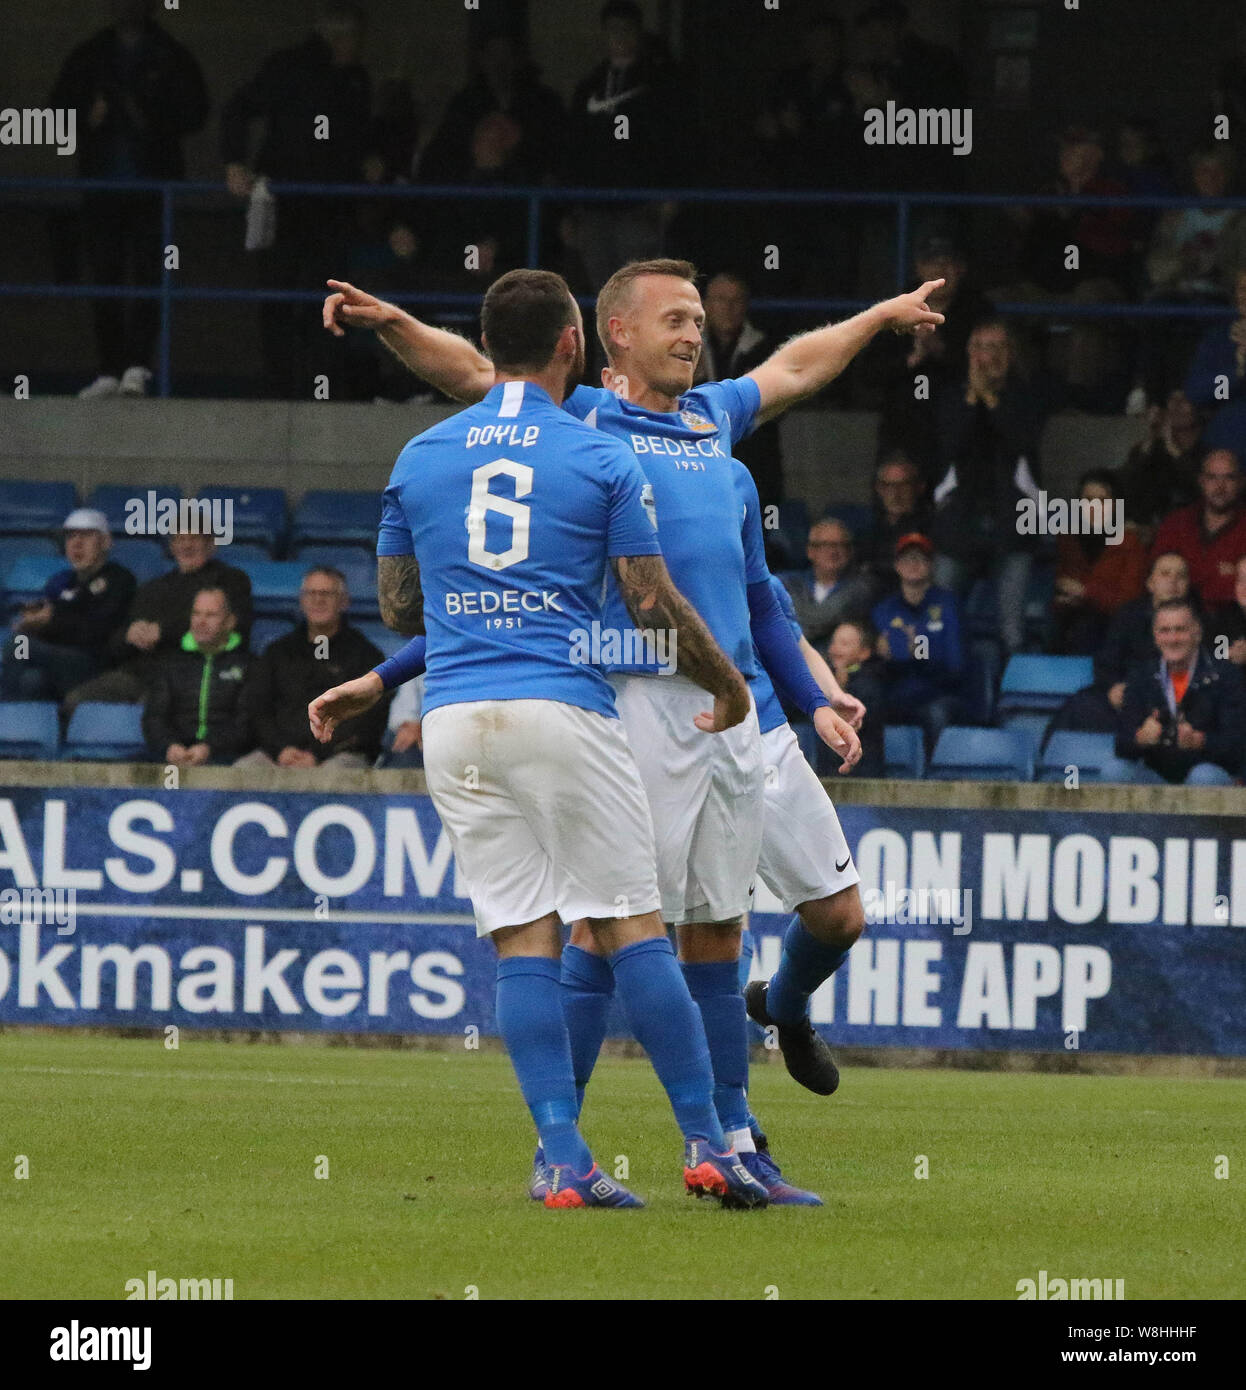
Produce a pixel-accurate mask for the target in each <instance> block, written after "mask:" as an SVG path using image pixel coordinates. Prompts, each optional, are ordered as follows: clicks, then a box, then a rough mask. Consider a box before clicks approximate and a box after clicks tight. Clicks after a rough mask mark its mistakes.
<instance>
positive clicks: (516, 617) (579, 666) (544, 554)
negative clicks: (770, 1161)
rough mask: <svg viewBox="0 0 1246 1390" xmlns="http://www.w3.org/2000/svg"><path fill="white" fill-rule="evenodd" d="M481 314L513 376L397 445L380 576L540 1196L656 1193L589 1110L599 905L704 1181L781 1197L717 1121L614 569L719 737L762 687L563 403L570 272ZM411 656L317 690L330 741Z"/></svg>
mask: <svg viewBox="0 0 1246 1390" xmlns="http://www.w3.org/2000/svg"><path fill="white" fill-rule="evenodd" d="M482 325H483V330H484V337H485V341H486V342H487V343H488V344H489V347H490V351H491V354H492V362H493V367H494V371H495V373H496V380H495V384H494V385H493V386H492V387H491V388H490V390H489V391H488V392H487V393H486V395H485V397H484V399H483V400H482V401H481V402H480V403H479V404H478V405H475V406H473V407H471V408H470V409H468V410H465V411H463V412H461V413H460V414H458V415H456V416H454V417H452V418H451V419H449V420H446V421H443V422H442V423H441V424H439V425H436V426H434V427H433V428H432V429H429V430H426V431H425V432H424V433H423V434H422V435H419V436H417V437H416V438H415V439H413V440H412V441H411V442H410V443H409V444H408V445H407V446H406V448H405V449H404V450H403V451H402V453H401V455H400V456H399V458H398V462H397V463H396V465H395V467H394V471H393V475H392V477H391V479H390V483H389V486H388V488H387V489H386V491H385V497H384V505H383V510H382V519H381V529H380V536H379V540H378V544H377V554H378V557H379V559H378V589H379V595H380V606H381V613H382V616H383V617H384V619H385V621H386V623H387V624H388V625H389V626H390V627H392V628H394V629H395V630H397V631H400V632H405V633H407V634H408V635H411V634H414V635H416V636H419V635H420V634H421V632H423V631H424V630H425V629H426V640H425V641H424V643H423V644H422V646H423V651H421V652H420V653H419V662H420V664H425V663H426V666H427V678H426V680H425V687H424V715H423V729H424V767H425V773H426V776H427V779H428V789H429V794H430V796H431V797H432V800H433V804H434V806H435V807H436V809H437V813H438V815H439V817H440V818H441V821H442V823H443V825H444V826H445V827H446V831H447V834H448V835H449V837H450V841H451V844H452V846H453V848H454V854H455V859H456V861H457V863H458V866H459V870H460V872H461V873H462V874H463V876H464V878H465V879H466V881H467V884H468V886H469V889H470V894H471V899H472V905H473V909H474V912H475V915H476V922H477V932H478V934H479V935H481V936H485V935H488V936H490V937H491V938H492V940H493V942H494V944H495V946H496V948H497V952H498V956H499V962H498V979H497V1018H498V1028H499V1031H500V1032H501V1034H502V1037H503V1039H504V1040H505V1042H506V1046H507V1050H508V1052H509V1054H510V1057H511V1060H512V1063H513V1065H514V1068H515V1072H516V1074H517V1076H518V1078H519V1082H520V1086H521V1088H522V1090H523V1094H524V1098H525V1100H526V1101H527V1103H528V1106H529V1109H530V1111H531V1114H532V1118H533V1121H534V1122H535V1124H536V1126H537V1129H538V1133H539V1136H540V1144H541V1149H542V1153H543V1160H544V1161H543V1165H542V1173H541V1177H542V1196H543V1198H544V1201H545V1205H546V1206H549V1207H562V1206H612V1207H622V1206H637V1205H640V1203H639V1202H638V1200H637V1199H636V1198H635V1197H633V1196H632V1194H630V1193H629V1192H627V1191H626V1189H624V1188H621V1187H619V1186H618V1184H617V1183H615V1182H614V1181H613V1180H612V1179H610V1178H608V1177H607V1176H606V1175H605V1174H603V1173H602V1172H601V1170H600V1169H599V1168H597V1167H596V1165H595V1164H594V1162H593V1159H592V1155H591V1153H590V1152H589V1149H588V1147H587V1145H586V1144H585V1143H584V1140H583V1138H582V1136H581V1134H580V1132H579V1128H578V1124H577V1121H578V1115H579V1098H578V1097H577V1095H576V1084H575V1076H574V1072H573V1068H572V1054H571V1047H570V1043H569V1039H568V1026H567V1021H566V1018H565V1014H564V1010H563V1004H562V994H563V990H562V986H561V984H560V975H561V972H560V964H559V958H560V954H561V952H562V935H561V928H560V921H581V922H583V923H584V924H585V930H586V931H587V932H588V934H589V939H590V940H591V944H592V948H593V952H594V956H593V959H594V960H595V961H597V962H598V963H600V964H601V966H602V967H603V968H604V969H605V970H607V971H608V972H609V974H610V976H611V990H612V992H614V991H617V992H618V994H619V996H620V999H621V1001H622V1003H623V1006H624V1009H625V1012H626V1013H627V1016H628V1019H629V1022H630V1024H631V1026H632V1029H633V1031H634V1032H635V1034H636V1036H637V1037H638V1038H639V1039H640V1041H641V1043H642V1045H644V1046H645V1048H646V1049H647V1051H648V1052H649V1055H650V1057H651V1058H652V1060H653V1063H654V1067H655V1069H656V1071H657V1072H658V1075H659V1077H660V1078H661V1080H662V1082H663V1084H664V1086H665V1087H666V1090H667V1094H668V1096H669V1097H670V1100H671V1104H672V1107H673V1109H674V1111H675V1115H676V1118H677V1120H678V1121H679V1123H680V1127H681V1129H682V1131H683V1134H684V1139H685V1173H684V1181H685V1186H686V1188H687V1189H688V1190H689V1191H690V1192H694V1193H697V1194H698V1195H712V1196H717V1197H718V1198H720V1200H722V1202H723V1203H724V1205H729V1206H740V1207H757V1206H765V1205H766V1204H767V1202H768V1200H769V1199H768V1194H767V1192H766V1189H765V1188H764V1187H763V1186H762V1185H761V1184H760V1183H759V1182H758V1181H757V1179H756V1178H755V1177H753V1176H752V1175H751V1174H750V1173H749V1171H748V1170H747V1168H746V1167H745V1166H744V1164H743V1163H742V1162H741V1161H740V1160H739V1159H738V1158H737V1157H736V1156H735V1155H733V1154H732V1153H731V1152H730V1149H729V1145H728V1142H727V1141H726V1139H725V1136H724V1134H723V1132H722V1129H721V1125H720V1121H719V1118H718V1114H717V1112H716V1108H715V1100H714V1078H713V1071H712V1066H711V1059H710V1053H709V1047H708V1043H707V1039H706V1034H705V1028H704V1024H703V1022H702V1017H701V1013H700V1011H698V1009H697V1008H696V1007H694V1004H693V999H692V995H691V994H690V992H689V988H688V984H687V982H686V979H685V977H684V975H683V973H682V972H681V971H680V969H679V966H678V965H677V963H676V960H675V956H674V953H673V951H672V950H671V945H670V941H669V939H668V937H667V935H666V929H665V926H664V924H663V922H662V918H661V917H660V916H659V914H658V907H659V901H660V900H659V892H658V879H657V874H656V863H655V851H654V830H653V823H652V820H651V817H650V812H649V807H648V803H647V800H646V792H645V788H644V786H643V784H642V781H641V778H640V775H639V772H638V770H637V765H636V762H635V760H634V758H633V756H632V753H631V750H630V748H629V746H628V743H629V740H628V736H627V735H626V734H625V732H624V729H623V726H622V723H621V721H620V720H619V718H618V716H617V713H616V695H615V691H614V690H613V689H612V688H611V685H610V684H609V683H608V681H607V680H606V678H605V676H604V675H603V673H602V671H601V669H600V668H599V667H598V666H597V665H595V664H593V663H592V661H590V660H583V659H580V658H579V657H578V655H577V653H578V650H579V644H578V641H577V634H578V633H581V632H583V631H584V630H585V629H586V628H587V627H588V626H589V625H591V624H592V623H594V622H599V620H600V615H601V606H600V595H601V590H602V583H603V579H604V577H605V574H606V572H607V571H610V572H611V573H612V575H613V580H614V589H615V592H616V594H617V595H618V600H619V602H620V604H621V605H622V606H623V609H624V611H625V612H626V613H627V614H628V615H629V618H628V620H629V621H630V622H634V623H635V625H636V628H637V629H645V630H648V629H651V628H652V629H657V630H661V631H663V632H665V633H668V634H669V635H670V638H671V640H672V643H673V644H674V646H675V647H676V649H677V650H678V654H679V655H678V669H679V671H680V672H681V679H682V680H684V681H686V682H688V683H689V685H690V686H691V687H692V689H694V690H696V691H697V692H698V693H697V695H696V697H695V700H696V703H697V705H698V706H700V708H698V709H697V710H690V711H689V714H688V727H689V731H690V732H689V737H690V738H691V739H692V740H695V741H697V742H706V743H708V744H710V745H711V746H712V745H713V744H714V743H716V742H717V741H718V740H719V739H722V738H725V737H727V736H729V734H730V731H731V730H732V729H733V728H735V727H738V726H740V725H743V724H747V723H748V722H749V721H750V720H751V721H752V722H753V724H754V725H755V722H756V720H755V715H754V714H753V707H752V699H751V696H750V694H749V691H748V688H747V686H746V685H745V683H744V680H743V678H742V677H741V675H740V673H739V671H738V670H737V669H736V667H735V666H734V665H733V664H732V662H731V661H730V660H729V659H728V657H727V656H726V654H725V653H724V652H723V651H722V650H721V648H720V647H719V646H718V644H717V643H716V642H715V641H714V639H713V637H712V636H711V634H710V632H709V630H708V629H707V627H706V625H705V623H704V622H703V621H702V620H701V619H700V617H698V615H697V614H696V612H695V611H694V609H693V608H692V607H691V605H690V604H689V602H688V601H687V599H685V598H684V596H683V595H682V594H680V593H679V592H678V590H677V589H676V588H675V587H674V585H673V584H672V583H671V579H670V575H669V573H668V572H667V569H666V566H665V564H664V562H663V560H662V557H661V554H660V552H659V546H658V536H657V531H656V528H655V525H654V522H653V518H652V516H651V515H650V512H649V510H648V509H647V508H646V506H645V503H644V494H645V492H646V488H647V484H646V482H645V478H644V475H643V474H642V473H641V470H640V467H639V465H638V464H637V462H636V458H635V456H634V454H633V453H632V451H631V450H630V449H628V448H627V447H626V446H625V445H623V444H622V443H620V442H619V441H618V440H617V439H614V438H611V437H610V436H609V435H607V434H604V433H602V432H600V431H595V430H591V429H586V428H585V427H584V426H583V425H582V424H580V423H579V422H578V421H576V420H575V419H574V418H573V417H572V416H570V415H569V414H568V413H567V412H566V411H564V410H563V409H561V406H562V403H563V399H564V397H565V395H566V393H567V391H568V389H569V386H570V384H571V383H573V382H574V381H575V379H576V378H577V377H578V376H579V374H580V373H581V372H582V370H583V360H584V359H583V326H582V322H581V319H580V312H579V308H578V306H577V305H576V303H575V300H574V299H573V298H572V296H571V294H570V291H569V290H568V289H567V286H566V284H565V282H564V281H563V280H562V279H561V277H559V276H557V275H552V274H550V273H549V272H548V271H533V270H520V271H512V272H511V273H510V274H509V275H506V276H503V277H502V278H501V279H500V280H498V281H497V282H496V283H495V284H494V285H493V286H491V288H490V290H489V292H488V294H487V295H486V297H485V302H484V307H483V311H482ZM410 674H411V670H410V669H409V662H408V661H407V660H406V658H405V657H404V654H403V653H398V654H397V655H396V656H395V657H393V658H391V659H390V660H389V661H386V662H384V663H382V664H381V666H379V667H378V668H377V669H376V670H375V671H374V672H370V673H369V674H368V675H367V676H365V677H362V678H360V679H359V680H357V681H353V682H348V683H347V684H346V685H345V686H341V687H337V688H335V689H333V690H331V691H328V692H326V694H324V695H322V696H320V697H318V698H317V699H316V700H315V701H313V702H312V704H311V706H310V707H309V710H308V717H309V721H310V723H311V725H312V729H313V732H315V734H316V736H317V737H318V738H320V739H322V740H324V739H327V738H328V737H330V736H331V734H332V731H333V729H334V727H335V726H336V725H337V723H339V722H340V721H341V720H343V719H346V718H350V717H354V716H355V715H357V714H358V713H360V712H361V710H362V709H363V708H365V707H366V706H367V705H369V704H370V703H373V702H374V701H375V700H376V699H377V698H379V696H380V694H381V692H382V690H383V689H384V688H387V687H389V686H392V685H395V684H398V683H400V682H401V681H402V680H405V679H407V678H408V677H409V676H410ZM707 690H708V691H709V692H710V693H711V694H712V695H713V697H714V710H713V713H712V714H711V713H708V712H706V711H705V710H704V705H705V703H706V701H705V696H704V692H705V691H707ZM707 735H712V736H711V737H707Z"/></svg>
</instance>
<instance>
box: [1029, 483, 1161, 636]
mask: <svg viewBox="0 0 1246 1390" xmlns="http://www.w3.org/2000/svg"><path fill="white" fill-rule="evenodd" d="M1078 496H1079V498H1080V500H1081V501H1083V502H1090V503H1094V502H1098V503H1099V504H1100V506H1101V508H1102V509H1103V513H1102V514H1103V520H1104V523H1105V526H1106V522H1107V515H1106V513H1107V509H1108V508H1109V507H1111V506H1112V505H1113V504H1114V502H1115V500H1116V486H1115V481H1114V479H1113V477H1112V474H1111V473H1108V472H1107V471H1105V470H1104V469H1092V470H1091V471H1090V472H1088V473H1086V474H1085V475H1084V477H1083V478H1082V480H1081V483H1080V484H1079V486H1078ZM1146 571H1147V555H1146V550H1145V548H1144V546H1143V544H1142V541H1141V540H1140V539H1139V537H1138V533H1137V531H1136V530H1135V529H1134V528H1132V527H1130V526H1122V528H1121V531H1120V534H1119V535H1116V536H1115V537H1112V536H1109V535H1108V534H1107V533H1106V530H1105V529H1103V528H1101V529H1099V530H1095V531H1089V532H1086V533H1084V534H1082V535H1077V536H1072V535H1064V536H1060V537H1058V539H1057V541H1056V585H1055V593H1054V595H1053V596H1052V616H1053V618H1054V620H1055V628H1056V631H1055V634H1054V642H1053V647H1054V650H1055V651H1057V652H1061V653H1063V654H1065V655H1067V656H1093V655H1094V654H1095V652H1096V651H1098V650H1099V647H1100V646H1101V645H1102V642H1103V638H1104V636H1105V635H1106V633H1107V629H1108V623H1109V622H1110V621H1111V619H1112V617H1113V615H1114V614H1115V613H1116V612H1118V611H1119V609H1121V608H1122V607H1123V606H1124V605H1125V604H1126V603H1128V602H1129V600H1130V599H1134V598H1137V597H1138V596H1139V595H1140V594H1141V593H1142V583H1143V580H1144V579H1145V577H1146Z"/></svg>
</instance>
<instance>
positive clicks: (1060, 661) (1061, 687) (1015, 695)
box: [999, 656, 1095, 714]
mask: <svg viewBox="0 0 1246 1390" xmlns="http://www.w3.org/2000/svg"><path fill="white" fill-rule="evenodd" d="M1094 678H1095V671H1094V661H1093V659H1092V658H1091V657H1088V656H1014V657H1012V658H1011V659H1010V660H1009V662H1008V665H1007V666H1006V667H1005V668H1004V678H1003V680H1002V681H1001V682H1000V686H999V712H1000V714H1014V713H1017V712H1019V711H1022V710H1024V711H1027V712H1031V713H1041V712H1044V711H1046V712H1047V713H1051V712H1052V711H1054V710H1058V709H1059V708H1060V706H1061V705H1062V704H1064V702H1065V701H1066V700H1067V699H1068V698H1069V696H1070V695H1072V694H1074V692H1076V691H1078V690H1081V689H1082V688H1083V687H1085V686H1087V685H1090V684H1091V682H1092V681H1093V680H1094Z"/></svg>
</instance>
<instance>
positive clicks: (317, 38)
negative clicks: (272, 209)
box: [221, 0, 374, 399]
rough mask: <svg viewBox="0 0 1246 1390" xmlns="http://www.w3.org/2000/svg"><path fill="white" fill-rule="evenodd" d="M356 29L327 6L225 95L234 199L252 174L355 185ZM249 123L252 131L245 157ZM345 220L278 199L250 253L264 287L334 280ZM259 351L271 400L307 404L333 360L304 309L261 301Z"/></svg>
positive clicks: (359, 72) (362, 154) (318, 205)
mask: <svg viewBox="0 0 1246 1390" xmlns="http://www.w3.org/2000/svg"><path fill="white" fill-rule="evenodd" d="M363 33H364V17H363V12H362V11H361V10H360V9H358V8H357V7H356V6H355V5H353V4H346V3H342V0H331V2H330V3H328V4H325V5H323V6H322V7H321V9H320V11H319V14H318V17H317V19H316V25H315V31H314V32H313V33H312V34H311V35H309V37H308V38H307V39H305V40H304V41H303V42H302V43H301V44H298V45H297V46H295V47H293V48H284V49H280V50H278V51H277V52H274V53H270V54H269V55H268V57H267V58H266V59H265V60H264V62H263V64H262V65H261V67H260V69H259V71H258V72H257V73H256V75H255V76H254V77H253V78H252V79H251V81H249V82H247V83H246V84H244V85H243V86H242V87H240V88H239V89H238V91H236V92H235V93H234V95H233V96H232V97H231V98H230V99H229V101H228V102H227V103H226V105H225V108H224V110H223V111H222V113H221V157H222V158H223V160H224V161H225V183H226V186H227V187H228V189H229V191H230V192H231V193H232V194H234V196H235V197H238V198H247V197H251V196H252V195H253V194H254V192H255V184H256V178H257V176H260V175H262V176H264V177H266V178H268V179H270V180H273V181H274V182H279V181H286V182H302V183H358V182H361V181H362V180H363V178H364V174H365V164H366V161H367V158H368V155H369V154H370V153H371V151H370V150H369V145H370V144H371V140H372V136H373V133H374V127H373V124H372V109H371V85H370V82H369V78H368V74H367V72H366V70H365V69H364V67H363V65H362V64H361V63H360V61H359V51H360V47H361V45H362V42H363ZM253 124H259V125H260V126H261V127H262V135H261V137H260V142H259V148H258V151H257V153H256V154H255V156H254V158H251V157H250V155H249V145H250V138H251V127H252V125H253ZM326 131H327V132H329V134H331V137H332V138H329V139H326V138H325V132H326ZM318 132H319V133H318ZM353 220H354V209H353V207H352V206H351V204H350V202H349V201H348V200H346V199H343V198H315V197H308V198H304V197H285V196H283V197H282V198H281V199H280V200H279V201H278V205H277V208H276V228H275V233H274V236H273V240H272V244H271V245H270V246H269V247H267V248H264V249H261V250H259V251H257V253H256V254H257V260H258V265H257V272H258V274H259V276H260V279H261V281H262V283H263V286H264V288H265V289H283V290H289V289H306V288H307V287H308V286H309V285H323V284H324V282H325V280H326V279H327V278H328V277H329V276H331V275H335V274H340V273H341V272H340V269H338V268H339V267H341V266H342V265H343V264H344V263H345V252H346V247H347V245H348V242H349V239H350V231H351V227H352V224H353ZM260 348H261V352H262V353H263V357H264V366H265V382H264V384H265V389H266V390H267V391H268V393H269V394H270V395H272V396H274V397H276V398H278V399H289V398H296V399H303V398H310V396H311V392H312V386H313V377H314V376H315V375H316V373H317V371H328V370H329V369H330V368H331V367H332V366H333V365H334V364H335V363H336V362H337V360H338V359H337V356H336V352H335V349H334V346H333V340H332V339H331V337H330V335H328V334H325V333H322V332H321V331H320V328H319V314H317V313H315V312H314V311H313V308H312V307H311V306H309V305H290V304H285V303H267V304H264V305H262V306H261V308H260Z"/></svg>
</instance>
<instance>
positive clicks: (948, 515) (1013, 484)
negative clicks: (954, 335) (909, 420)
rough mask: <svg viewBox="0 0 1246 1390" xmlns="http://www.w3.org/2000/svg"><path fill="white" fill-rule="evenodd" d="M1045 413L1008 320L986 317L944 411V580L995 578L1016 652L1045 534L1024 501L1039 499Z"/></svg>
mask: <svg viewBox="0 0 1246 1390" xmlns="http://www.w3.org/2000/svg"><path fill="white" fill-rule="evenodd" d="M1042 426H1043V413H1042V410H1041V408H1040V406H1039V405H1038V403H1037V402H1036V400H1035V398H1034V393H1033V392H1032V390H1031V389H1030V388H1029V385H1028V383H1027V382H1026V381H1025V380H1023V379H1022V377H1021V374H1020V373H1019V371H1018V370H1017V369H1016V366H1015V352H1014V348H1013V343H1012V338H1011V335H1010V334H1009V331H1008V327H1007V325H1006V324H1005V323H1003V322H1002V321H1001V320H999V319H988V320H986V321H985V322H982V323H979V324H978V326H977V327H976V328H975V329H974V330H973V332H972V333H971V334H970V335H969V371H968V376H967V380H966V381H965V383H964V385H963V386H962V387H960V388H958V389H957V390H956V391H953V392H949V393H948V394H947V396H946V397H945V398H944V403H943V408H942V410H941V411H940V427H939V456H940V459H941V460H942V462H943V465H944V467H945V468H946V470H947V471H946V472H945V474H944V476H943V479H942V481H941V482H940V483H939V486H938V487H937V488H936V489H935V493H934V501H935V506H936V507H937V509H938V510H937V512H936V515H935V522H934V528H935V529H934V539H935V544H936V545H937V546H938V549H939V557H938V563H937V566H936V573H935V578H936V582H937V583H938V584H939V587H940V588H943V589H950V590H952V591H953V592H954V593H955V594H956V595H957V596H958V597H959V598H963V597H964V595H965V594H966V593H967V592H968V590H969V588H970V585H971V584H972V583H973V581H974V580H975V579H976V578H978V577H979V576H989V577H990V578H991V580H992V582H993V584H994V586H995V589H996V593H997V597H998V602H999V614H1000V636H1001V638H1002V640H1003V642H1004V645H1005V646H1006V647H1007V649H1008V650H1009V651H1010V652H1015V651H1017V650H1018V649H1019V648H1020V647H1021V645H1022V642H1023V641H1024V638H1025V597H1026V591H1027V589H1028V587H1029V582H1030V574H1031V570H1032V567H1033V551H1034V548H1035V545H1036V538H1035V537H1033V536H1030V535H1023V534H1021V533H1020V532H1019V531H1018V511H1017V504H1018V503H1019V502H1020V501H1021V500H1022V499H1023V498H1027V497H1028V498H1030V499H1033V500H1037V498H1038V483H1037V481H1036V478H1035V473H1036V467H1037V461H1038V441H1039V436H1040V434H1041V432H1042Z"/></svg>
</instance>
